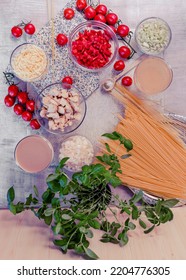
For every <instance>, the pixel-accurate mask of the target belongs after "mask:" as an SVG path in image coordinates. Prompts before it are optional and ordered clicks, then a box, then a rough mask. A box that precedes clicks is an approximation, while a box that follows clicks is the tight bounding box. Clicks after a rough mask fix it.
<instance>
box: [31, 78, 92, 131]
mask: <svg viewBox="0 0 186 280" xmlns="http://www.w3.org/2000/svg"><path fill="white" fill-rule="evenodd" d="M62 92H63V94H62ZM71 93H72V94H71ZM61 94H62V95H63V96H66V95H67V94H68V96H67V97H63V96H62V95H61ZM60 95H61V96H60ZM71 95H72V96H71ZM51 96H52V99H51ZM69 96H71V97H70V99H69ZM73 97H75V98H73ZM47 98H49V101H48V99H47ZM67 98H68V100H69V101H67ZM73 100H78V101H76V102H75V101H73ZM60 102H61V103H60ZM67 103H68V104H67ZM65 104H66V105H65ZM52 105H54V106H52ZM55 106H57V111H56V107H55ZM59 106H60V107H59ZM86 111H87V106H86V101H85V99H84V97H83V95H82V94H81V93H80V92H79V91H78V90H77V89H76V88H75V87H74V86H72V85H69V84H65V83H54V84H50V85H48V86H47V87H46V88H44V89H43V90H42V91H41V93H40V94H39V95H38V97H37V98H36V107H35V112H36V116H37V119H38V121H39V123H40V124H41V126H42V127H43V128H44V129H45V130H47V131H48V132H50V133H53V134H61V135H63V134H68V133H70V132H72V131H74V130H76V129H77V128H78V127H79V126H80V125H81V124H82V122H83V120H84V118H85V116H86ZM53 113H54V115H51V114H53ZM56 113H58V114H59V117H58V115H57V116H56ZM77 114H78V115H77ZM58 121H59V123H58ZM67 121H69V122H67ZM65 124H66V126H65Z"/></svg>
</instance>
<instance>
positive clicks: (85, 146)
mask: <svg viewBox="0 0 186 280" xmlns="http://www.w3.org/2000/svg"><path fill="white" fill-rule="evenodd" d="M64 157H69V159H68V161H67V162H66V168H67V169H68V170H69V171H72V172H77V171H80V170H81V168H82V166H84V165H90V164H91V163H92V161H93V157H94V149H93V146H92V144H91V142H90V141H89V140H88V139H87V138H86V137H84V136H79V135H75V136H71V137H69V138H67V139H66V140H65V141H64V142H62V144H61V148H60V153H59V159H60V160H61V159H62V158H64Z"/></svg>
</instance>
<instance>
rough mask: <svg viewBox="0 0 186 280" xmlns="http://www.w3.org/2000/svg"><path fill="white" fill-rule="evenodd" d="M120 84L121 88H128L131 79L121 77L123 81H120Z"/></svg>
mask: <svg viewBox="0 0 186 280" xmlns="http://www.w3.org/2000/svg"><path fill="white" fill-rule="evenodd" d="M121 83H122V85H123V86H126V87H129V86H131V85H132V78H131V77H129V76H125V77H123V79H122V80H121Z"/></svg>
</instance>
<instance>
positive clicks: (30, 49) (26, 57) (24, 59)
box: [10, 43, 48, 82]
mask: <svg viewBox="0 0 186 280" xmlns="http://www.w3.org/2000/svg"><path fill="white" fill-rule="evenodd" d="M10 65H11V68H12V70H13V72H14V74H15V76H16V77H17V78H19V79H20V80H22V81H24V82H34V81H38V80H40V79H41V78H42V77H43V76H44V75H45V74H46V73H47V69H48V58H47V55H46V53H45V52H44V50H43V49H42V48H40V47H38V46H36V45H34V44H32V43H24V44H22V45H19V46H18V47H16V48H15V49H14V50H13V52H12V54H11V57H10Z"/></svg>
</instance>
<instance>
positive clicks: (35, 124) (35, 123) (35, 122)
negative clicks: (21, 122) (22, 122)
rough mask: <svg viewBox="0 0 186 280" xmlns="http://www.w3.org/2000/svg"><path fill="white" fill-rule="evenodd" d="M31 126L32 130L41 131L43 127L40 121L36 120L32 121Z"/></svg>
mask: <svg viewBox="0 0 186 280" xmlns="http://www.w3.org/2000/svg"><path fill="white" fill-rule="evenodd" d="M30 126H31V128H32V129H40V127H41V126H40V124H39V122H38V120H36V119H32V120H31V121H30Z"/></svg>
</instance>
